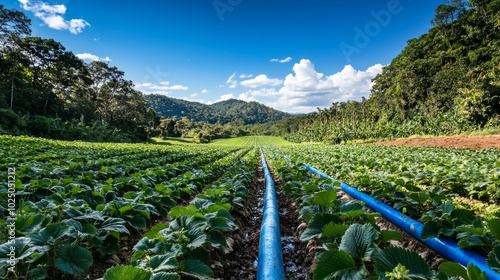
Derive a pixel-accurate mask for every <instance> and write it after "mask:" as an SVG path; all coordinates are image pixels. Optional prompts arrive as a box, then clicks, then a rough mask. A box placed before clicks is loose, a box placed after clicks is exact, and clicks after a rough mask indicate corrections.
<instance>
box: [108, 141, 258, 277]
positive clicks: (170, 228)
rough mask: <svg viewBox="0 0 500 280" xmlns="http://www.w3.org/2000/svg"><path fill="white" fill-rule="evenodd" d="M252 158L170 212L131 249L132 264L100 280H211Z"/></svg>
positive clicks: (244, 189)
mask: <svg viewBox="0 0 500 280" xmlns="http://www.w3.org/2000/svg"><path fill="white" fill-rule="evenodd" d="M256 159H257V150H256V149H253V150H252V152H250V153H248V154H247V155H246V156H244V157H243V158H242V159H241V160H240V161H238V162H237V163H236V164H235V165H234V166H233V167H232V168H231V169H230V170H228V172H226V173H225V174H224V176H223V177H222V178H220V179H219V180H218V181H216V182H214V183H213V184H210V185H207V186H206V187H205V188H204V190H203V192H202V193H200V194H198V195H197V196H196V197H195V198H194V199H193V200H191V202H190V203H189V205H187V206H177V207H174V208H172V210H171V211H170V212H169V214H168V217H169V218H171V219H172V220H171V221H170V222H169V223H168V224H158V225H157V226H155V227H153V228H152V229H151V230H150V231H149V232H148V233H146V234H145V235H144V236H143V237H142V239H141V240H140V241H139V242H138V243H137V245H136V246H134V255H133V256H132V261H131V265H129V266H116V267H114V268H111V269H109V270H108V271H107V272H106V274H105V275H104V277H103V279H104V280H107V279H110V280H111V279H122V280H127V279H151V280H152V279H154V280H160V279H161V280H172V279H181V277H185V276H190V277H194V278H198V279H205V278H209V277H213V276H214V275H213V271H212V269H211V268H210V266H211V264H212V256H213V255H214V254H215V255H219V254H224V252H225V249H226V248H227V246H228V245H227V242H226V238H225V237H224V232H226V231H230V230H233V229H234V228H235V224H234V221H233V218H232V217H231V214H230V211H232V210H233V209H234V208H243V207H244V204H245V201H246V197H247V186H248V185H249V184H250V182H251V181H252V178H253V177H254V174H255V169H256V166H257V161H256Z"/></svg>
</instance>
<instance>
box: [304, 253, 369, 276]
mask: <svg viewBox="0 0 500 280" xmlns="http://www.w3.org/2000/svg"><path fill="white" fill-rule="evenodd" d="M365 273H366V271H365V269H364V268H363V267H362V266H361V267H356V263H355V262H354V260H353V258H352V257H351V256H350V255H349V254H348V253H346V252H344V251H337V250H335V251H325V252H323V253H321V254H320V255H319V257H318V260H317V264H316V267H315V268H314V272H313V279H314V280H324V279H350V280H351V279H352V280H358V279H359V280H361V279H364V275H365Z"/></svg>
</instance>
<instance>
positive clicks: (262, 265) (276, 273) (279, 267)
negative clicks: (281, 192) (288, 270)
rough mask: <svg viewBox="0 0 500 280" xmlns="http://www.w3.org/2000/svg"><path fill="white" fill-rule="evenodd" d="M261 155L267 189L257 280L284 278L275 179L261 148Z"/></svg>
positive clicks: (279, 279)
mask: <svg viewBox="0 0 500 280" xmlns="http://www.w3.org/2000/svg"><path fill="white" fill-rule="evenodd" d="M260 155H261V160H262V169H263V170H264V178H265V179H266V190H265V193H264V214H263V216H262V226H261V228H260V241H259V258H258V262H257V280H284V279H285V271H284V269H283V256H282V252H281V234H280V218H279V209H278V202H277V200H276V192H275V190H274V181H273V177H272V176H271V172H269V168H267V163H266V159H265V158H264V153H263V152H262V150H260Z"/></svg>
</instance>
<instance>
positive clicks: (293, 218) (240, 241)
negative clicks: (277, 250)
mask: <svg viewBox="0 0 500 280" xmlns="http://www.w3.org/2000/svg"><path fill="white" fill-rule="evenodd" d="M274 181H275V189H276V194H277V200H278V207H279V209H280V233H281V243H282V244H281V246H282V251H283V263H284V269H285V276H286V279H289V280H294V279H312V274H311V271H310V270H311V268H312V263H313V261H314V250H311V249H312V247H313V246H314V245H315V244H306V243H304V242H301V241H300V240H299V237H300V235H301V234H302V231H303V230H304V228H302V227H300V225H301V220H300V218H299V212H298V208H297V206H296V204H295V203H294V202H293V201H292V199H291V198H290V197H289V196H286V195H284V194H283V192H282V188H283V185H284V182H283V181H281V180H279V179H278V178H277V177H276V176H274ZM265 187H266V183H265V180H264V173H263V171H262V165H261V164H260V162H259V166H258V169H257V172H256V174H255V177H254V180H253V182H252V184H251V185H250V187H249V190H248V197H247V203H246V205H245V208H244V209H242V210H239V211H236V212H235V215H234V220H235V223H236V225H237V229H236V230H235V231H233V232H232V233H231V234H229V235H226V237H227V239H228V240H230V242H228V243H230V244H231V246H230V247H228V250H226V255H223V256H218V257H219V259H217V260H216V262H215V263H216V264H217V266H216V267H213V268H214V273H215V277H214V279H238V280H244V279H256V278H257V261H258V255H259V238H260V227H261V222H262V215H263V206H264V190H265Z"/></svg>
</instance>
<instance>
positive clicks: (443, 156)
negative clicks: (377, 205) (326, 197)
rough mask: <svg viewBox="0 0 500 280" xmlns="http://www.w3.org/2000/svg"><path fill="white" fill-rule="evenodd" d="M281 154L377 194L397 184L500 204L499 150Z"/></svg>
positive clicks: (361, 148) (341, 149)
mask: <svg viewBox="0 0 500 280" xmlns="http://www.w3.org/2000/svg"><path fill="white" fill-rule="evenodd" d="M280 151H282V152H283V154H286V155H289V156H291V157H293V158H296V159H298V160H301V161H303V162H307V163H309V164H312V165H313V166H315V167H317V168H319V169H321V170H322V171H324V172H325V173H327V174H329V175H331V176H333V177H334V178H338V179H340V180H343V181H345V182H347V183H350V184H354V185H356V186H365V185H373V186H374V187H375V189H377V188H379V187H382V186H379V187H377V183H379V182H382V183H383V182H389V184H390V185H398V184H397V183H396V180H397V179H401V180H404V182H405V184H406V183H407V182H411V184H413V185H415V186H422V187H424V188H432V187H435V186H439V187H442V188H443V189H447V190H448V191H449V192H451V193H453V194H457V195H460V196H463V197H467V198H473V199H479V200H482V201H484V202H486V203H490V204H497V203H498V201H500V188H499V186H500V161H498V158H499V151H498V149H486V150H478V151H475V150H468V149H451V148H412V147H383V146H371V145H342V146H336V145H329V146H317V145H301V146H298V147H293V148H290V147H288V148H287V147H282V148H280ZM372 181H376V182H373V183H372Z"/></svg>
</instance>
